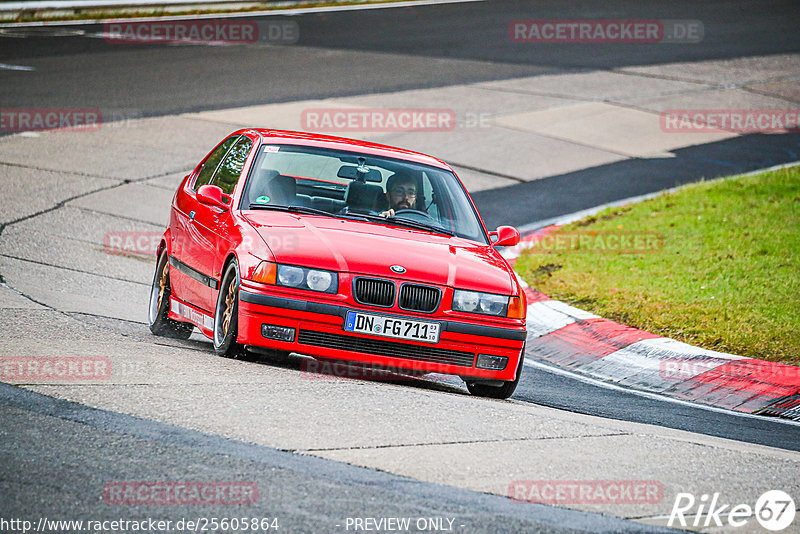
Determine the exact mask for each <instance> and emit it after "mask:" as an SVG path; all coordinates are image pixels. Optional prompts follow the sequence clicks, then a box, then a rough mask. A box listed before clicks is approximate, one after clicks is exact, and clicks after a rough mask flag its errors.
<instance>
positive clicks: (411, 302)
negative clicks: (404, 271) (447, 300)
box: [400, 284, 441, 313]
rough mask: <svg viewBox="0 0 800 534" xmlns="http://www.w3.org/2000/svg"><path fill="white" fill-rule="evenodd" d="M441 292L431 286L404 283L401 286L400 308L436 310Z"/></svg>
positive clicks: (423, 310)
mask: <svg viewBox="0 0 800 534" xmlns="http://www.w3.org/2000/svg"><path fill="white" fill-rule="evenodd" d="M440 295H441V292H440V291H439V290H438V289H437V288H435V287H430V286H418V285H416V284H403V286H402V287H401V288H400V309H402V310H411V311H418V312H424V313H431V312H433V311H436V308H438V307H439V298H440Z"/></svg>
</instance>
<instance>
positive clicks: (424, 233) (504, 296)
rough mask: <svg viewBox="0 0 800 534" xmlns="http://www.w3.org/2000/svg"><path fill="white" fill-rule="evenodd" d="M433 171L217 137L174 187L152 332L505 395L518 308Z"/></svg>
mask: <svg viewBox="0 0 800 534" xmlns="http://www.w3.org/2000/svg"><path fill="white" fill-rule="evenodd" d="M518 242H519V232H518V231H517V230H516V229H514V228H512V227H510V226H501V227H499V228H498V229H497V231H494V232H487V230H486V227H485V225H484V223H483V221H482V219H481V218H480V216H479V215H478V212H477V210H476V209H475V206H474V204H473V202H472V199H471V198H470V196H469V194H468V193H467V191H466V189H465V188H464V186H463V185H462V184H461V182H460V181H459V179H458V178H457V177H456V175H455V173H454V172H453V170H452V169H451V168H450V167H449V166H448V165H447V164H446V163H444V162H442V161H440V160H438V159H436V158H433V157H430V156H426V155H423V154H419V153H416V152H411V151H408V150H403V149H399V148H392V147H388V146H383V145H378V144H373V143H367V142H363V141H355V140H351V139H343V138H337V137H329V136H322V135H313V134H308V133H298V132H286V131H277V130H261V129H246V130H240V131H238V132H235V133H233V134H231V135H230V136H229V137H227V138H226V139H225V140H223V141H222V142H221V143H220V144H219V145H217V147H216V148H214V150H212V151H211V153H209V154H208V156H206V158H205V159H204V160H203V161H202V162H201V163H200V164H199V165H198V166H197V167H196V168H195V169H194V172H192V173H191V174H189V175H188V176H186V178H184V180H183V182H181V184H180V186H179V187H178V190H177V192H176V193H175V197H174V199H173V201H172V209H171V212H170V220H169V226H168V228H167V230H166V231H165V232H164V237H163V239H162V241H161V244H160V246H159V248H158V255H157V263H156V272H155V276H154V278H153V286H152V291H151V298H150V306H149V308H150V309H149V324H150V329H151V331H152V332H153V333H154V334H158V335H167V336H172V337H179V338H184V339H185V338H188V337H189V335H190V334H191V332H192V329H193V327H195V326H196V327H197V328H199V329H200V331H201V332H202V333H203V334H204V335H206V336H207V337H209V338H210V339H212V340H213V342H214V349H215V350H216V352H217V353H218V354H220V355H223V356H229V357H234V356H238V355H242V354H244V352H245V351H252V352H256V353H266V354H269V355H271V356H272V357H286V356H288V354H289V353H290V352H296V353H300V354H304V355H308V356H312V357H314V358H329V359H335V360H345V361H348V362H354V363H356V364H363V365H367V366H378V367H381V368H389V369H394V370H399V371H400V372H409V373H412V374H413V373H421V374H424V373H428V372H433V373H445V374H452V375H458V376H460V377H461V378H462V379H463V380H464V381H465V382H466V383H467V387H468V389H469V391H470V392H471V393H472V394H474V395H480V396H486V397H493V398H508V397H509V396H510V395H511V394H512V393H513V392H514V389H515V388H516V386H517V383H518V382H519V376H520V372H521V371H522V360H523V356H524V344H525V337H526V330H525V311H526V303H525V295H524V292H523V291H522V290H521V288H520V285H519V283H518V281H517V278H516V276H515V275H514V272H513V271H512V269H511V267H510V266H509V265H508V263H507V262H506V261H505V259H503V257H502V256H501V255H500V254H499V253H498V252H497V251H496V250H495V247H497V246H508V245H515V244H517V243H518Z"/></svg>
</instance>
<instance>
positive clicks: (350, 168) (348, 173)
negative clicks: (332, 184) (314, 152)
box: [336, 165, 383, 182]
mask: <svg viewBox="0 0 800 534" xmlns="http://www.w3.org/2000/svg"><path fill="white" fill-rule="evenodd" d="M336 176H338V177H339V178H347V179H348V180H358V181H362V180H361V179H359V172H358V167H356V166H355V165H342V166H341V167H339V172H337V173H336ZM363 176H364V179H363V181H365V182H382V181H383V176H382V175H381V172H380V171H379V170H378V169H370V170H369V171H367V172H366V173H365V174H364V175H363Z"/></svg>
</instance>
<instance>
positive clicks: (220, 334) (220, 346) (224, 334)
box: [214, 260, 245, 358]
mask: <svg viewBox="0 0 800 534" xmlns="http://www.w3.org/2000/svg"><path fill="white" fill-rule="evenodd" d="M239 280H240V278H239V264H238V263H237V262H236V260H233V261H231V262H230V263H229V264H228V266H227V267H226V268H225V273H224V274H223V275H222V282H221V283H220V285H219V295H218V296H217V306H216V309H215V311H214V351H215V352H216V353H217V354H219V355H220V356H224V357H226V358H239V357H242V356H244V355H245V348H244V347H243V346H242V345H240V344H239V343H237V342H236V336H237V333H238V326H239Z"/></svg>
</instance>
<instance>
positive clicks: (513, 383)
mask: <svg viewBox="0 0 800 534" xmlns="http://www.w3.org/2000/svg"><path fill="white" fill-rule="evenodd" d="M524 361H525V346H524V345H523V346H522V351H521V353H520V357H519V363H518V364H517V377H516V378H514V380H509V381H507V382H504V383H503V384H502V385H501V386H490V385H487V384H480V383H476V382H467V389H468V390H469V392H470V393H472V394H473V395H475V396H476V397H486V398H489V399H507V398H509V397H510V396H511V395H513V394H514V391H515V390H516V389H517V384H519V377H520V376H521V375H522V364H523V362H524Z"/></svg>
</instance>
